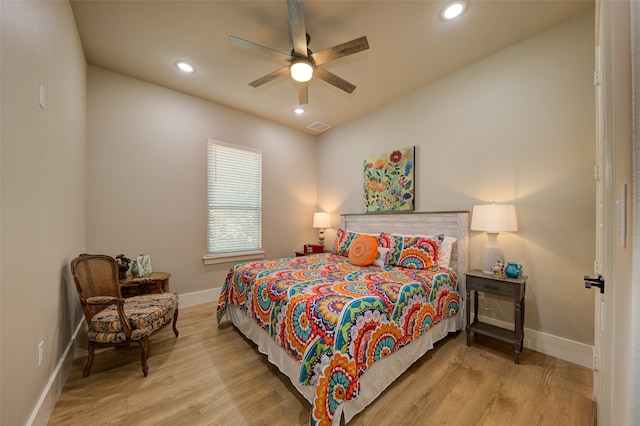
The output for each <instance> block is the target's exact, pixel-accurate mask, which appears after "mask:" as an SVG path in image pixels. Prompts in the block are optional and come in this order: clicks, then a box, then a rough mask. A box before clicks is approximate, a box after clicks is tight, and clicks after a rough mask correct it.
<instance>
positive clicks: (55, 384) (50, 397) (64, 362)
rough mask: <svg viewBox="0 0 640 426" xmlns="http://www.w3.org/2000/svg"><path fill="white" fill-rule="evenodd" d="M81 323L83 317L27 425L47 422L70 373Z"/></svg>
mask: <svg viewBox="0 0 640 426" xmlns="http://www.w3.org/2000/svg"><path fill="white" fill-rule="evenodd" d="M83 325H84V317H83V318H82V319H81V321H80V322H79V323H78V325H77V326H76V329H75V331H74V332H73V336H71V340H70V341H69V344H67V347H66V348H65V350H64V353H63V354H62V357H61V358H60V361H58V364H57V365H56V368H55V369H54V370H53V373H51V377H50V378H49V381H48V382H47V385H46V386H45V388H44V390H43V391H42V394H41V395H40V398H39V399H38V403H37V404H36V406H35V408H34V409H33V411H32V412H31V416H30V417H29V420H27V423H26V424H27V426H31V425H46V424H47V423H48V422H49V418H50V417H51V413H53V409H54V408H55V406H56V402H58V398H59V397H60V394H61V393H62V388H64V384H65V383H66V381H67V378H68V377H69V374H70V373H71V367H72V364H73V359H74V356H75V352H76V351H75V342H76V341H77V337H78V333H79V332H80V330H81V329H82V326H83ZM72 349H73V350H72Z"/></svg>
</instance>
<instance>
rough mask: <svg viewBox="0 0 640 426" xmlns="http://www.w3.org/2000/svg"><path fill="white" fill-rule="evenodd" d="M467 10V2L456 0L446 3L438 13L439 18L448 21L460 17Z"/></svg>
mask: <svg viewBox="0 0 640 426" xmlns="http://www.w3.org/2000/svg"><path fill="white" fill-rule="evenodd" d="M466 8H467V2H466V1H464V0H456V1H452V2H450V3H447V4H446V5H445V7H443V8H442V11H441V12H440V18H442V20H444V21H450V20H452V19H454V18H457V17H458V16H460V15H462V13H463V12H464V11H465V9H466Z"/></svg>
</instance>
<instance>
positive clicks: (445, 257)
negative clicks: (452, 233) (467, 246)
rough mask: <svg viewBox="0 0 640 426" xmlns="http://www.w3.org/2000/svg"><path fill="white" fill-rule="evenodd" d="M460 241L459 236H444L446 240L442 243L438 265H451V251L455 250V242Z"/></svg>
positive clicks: (445, 266)
mask: <svg viewBox="0 0 640 426" xmlns="http://www.w3.org/2000/svg"><path fill="white" fill-rule="evenodd" d="M456 241H458V239H457V238H453V237H448V236H446V235H445V236H444V240H443V241H442V244H440V252H439V253H438V266H442V267H444V268H448V267H449V262H450V261H451V252H452V251H453V243H455V242H456Z"/></svg>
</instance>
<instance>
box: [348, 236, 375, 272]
mask: <svg viewBox="0 0 640 426" xmlns="http://www.w3.org/2000/svg"><path fill="white" fill-rule="evenodd" d="M377 254H378V241H377V240H376V237H374V236H371V235H358V236H357V237H356V238H355V239H354V240H353V242H352V243H351V247H349V263H351V264H352V265H356V266H369V265H371V264H373V261H374V260H376V256H377Z"/></svg>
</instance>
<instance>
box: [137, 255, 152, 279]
mask: <svg viewBox="0 0 640 426" xmlns="http://www.w3.org/2000/svg"><path fill="white" fill-rule="evenodd" d="M138 271H139V273H140V276H141V277H145V276H147V275H151V273H152V272H153V269H152V268H151V256H149V255H148V254H141V255H140V256H138Z"/></svg>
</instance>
